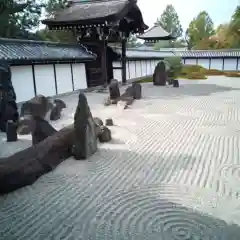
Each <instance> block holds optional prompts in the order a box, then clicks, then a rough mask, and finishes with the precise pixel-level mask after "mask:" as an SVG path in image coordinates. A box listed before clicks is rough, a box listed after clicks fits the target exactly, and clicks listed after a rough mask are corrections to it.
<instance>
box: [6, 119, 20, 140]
mask: <svg viewBox="0 0 240 240" xmlns="http://www.w3.org/2000/svg"><path fill="white" fill-rule="evenodd" d="M6 134H7V142H16V141H17V139H18V138H17V123H16V122H13V121H12V120H8V122H7V128H6Z"/></svg>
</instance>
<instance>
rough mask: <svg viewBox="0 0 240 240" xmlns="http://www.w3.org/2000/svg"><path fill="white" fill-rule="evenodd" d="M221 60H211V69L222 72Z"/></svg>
mask: <svg viewBox="0 0 240 240" xmlns="http://www.w3.org/2000/svg"><path fill="white" fill-rule="evenodd" d="M222 67H223V60H222V59H214V58H212V59H211V69H217V70H222Z"/></svg>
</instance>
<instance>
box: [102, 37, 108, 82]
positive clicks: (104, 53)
mask: <svg viewBox="0 0 240 240" xmlns="http://www.w3.org/2000/svg"><path fill="white" fill-rule="evenodd" d="M101 62H102V64H101V65H102V79H103V83H104V85H105V86H107V85H108V70H107V42H106V40H105V38H103V41H102V58H101Z"/></svg>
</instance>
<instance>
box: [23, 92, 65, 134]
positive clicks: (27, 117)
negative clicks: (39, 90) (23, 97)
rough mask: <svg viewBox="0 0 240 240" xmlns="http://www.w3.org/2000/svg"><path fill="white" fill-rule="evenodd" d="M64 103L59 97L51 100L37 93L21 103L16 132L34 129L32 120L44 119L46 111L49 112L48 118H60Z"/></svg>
mask: <svg viewBox="0 0 240 240" xmlns="http://www.w3.org/2000/svg"><path fill="white" fill-rule="evenodd" d="M66 107H67V106H66V104H65V102H64V101H62V100H61V99H55V100H54V101H53V102H51V101H50V99H49V98H47V97H45V96H43V95H38V96H36V97H34V98H32V99H30V100H29V101H27V102H25V103H24V104H23V105H22V108H21V111H20V117H21V118H20V121H19V124H18V134H20V135H26V134H30V133H32V132H33V131H34V122H36V121H41V122H42V121H45V120H44V119H45V118H46V115H47V113H49V112H50V120H51V121H56V120H59V119H60V118H61V112H62V109H64V108H66Z"/></svg>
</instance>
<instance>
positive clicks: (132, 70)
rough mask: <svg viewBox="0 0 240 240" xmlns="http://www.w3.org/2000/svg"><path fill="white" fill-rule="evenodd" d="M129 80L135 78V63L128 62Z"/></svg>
mask: <svg viewBox="0 0 240 240" xmlns="http://www.w3.org/2000/svg"><path fill="white" fill-rule="evenodd" d="M129 70H130V71H129V72H130V79H133V78H136V73H135V71H136V69H135V61H129Z"/></svg>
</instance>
